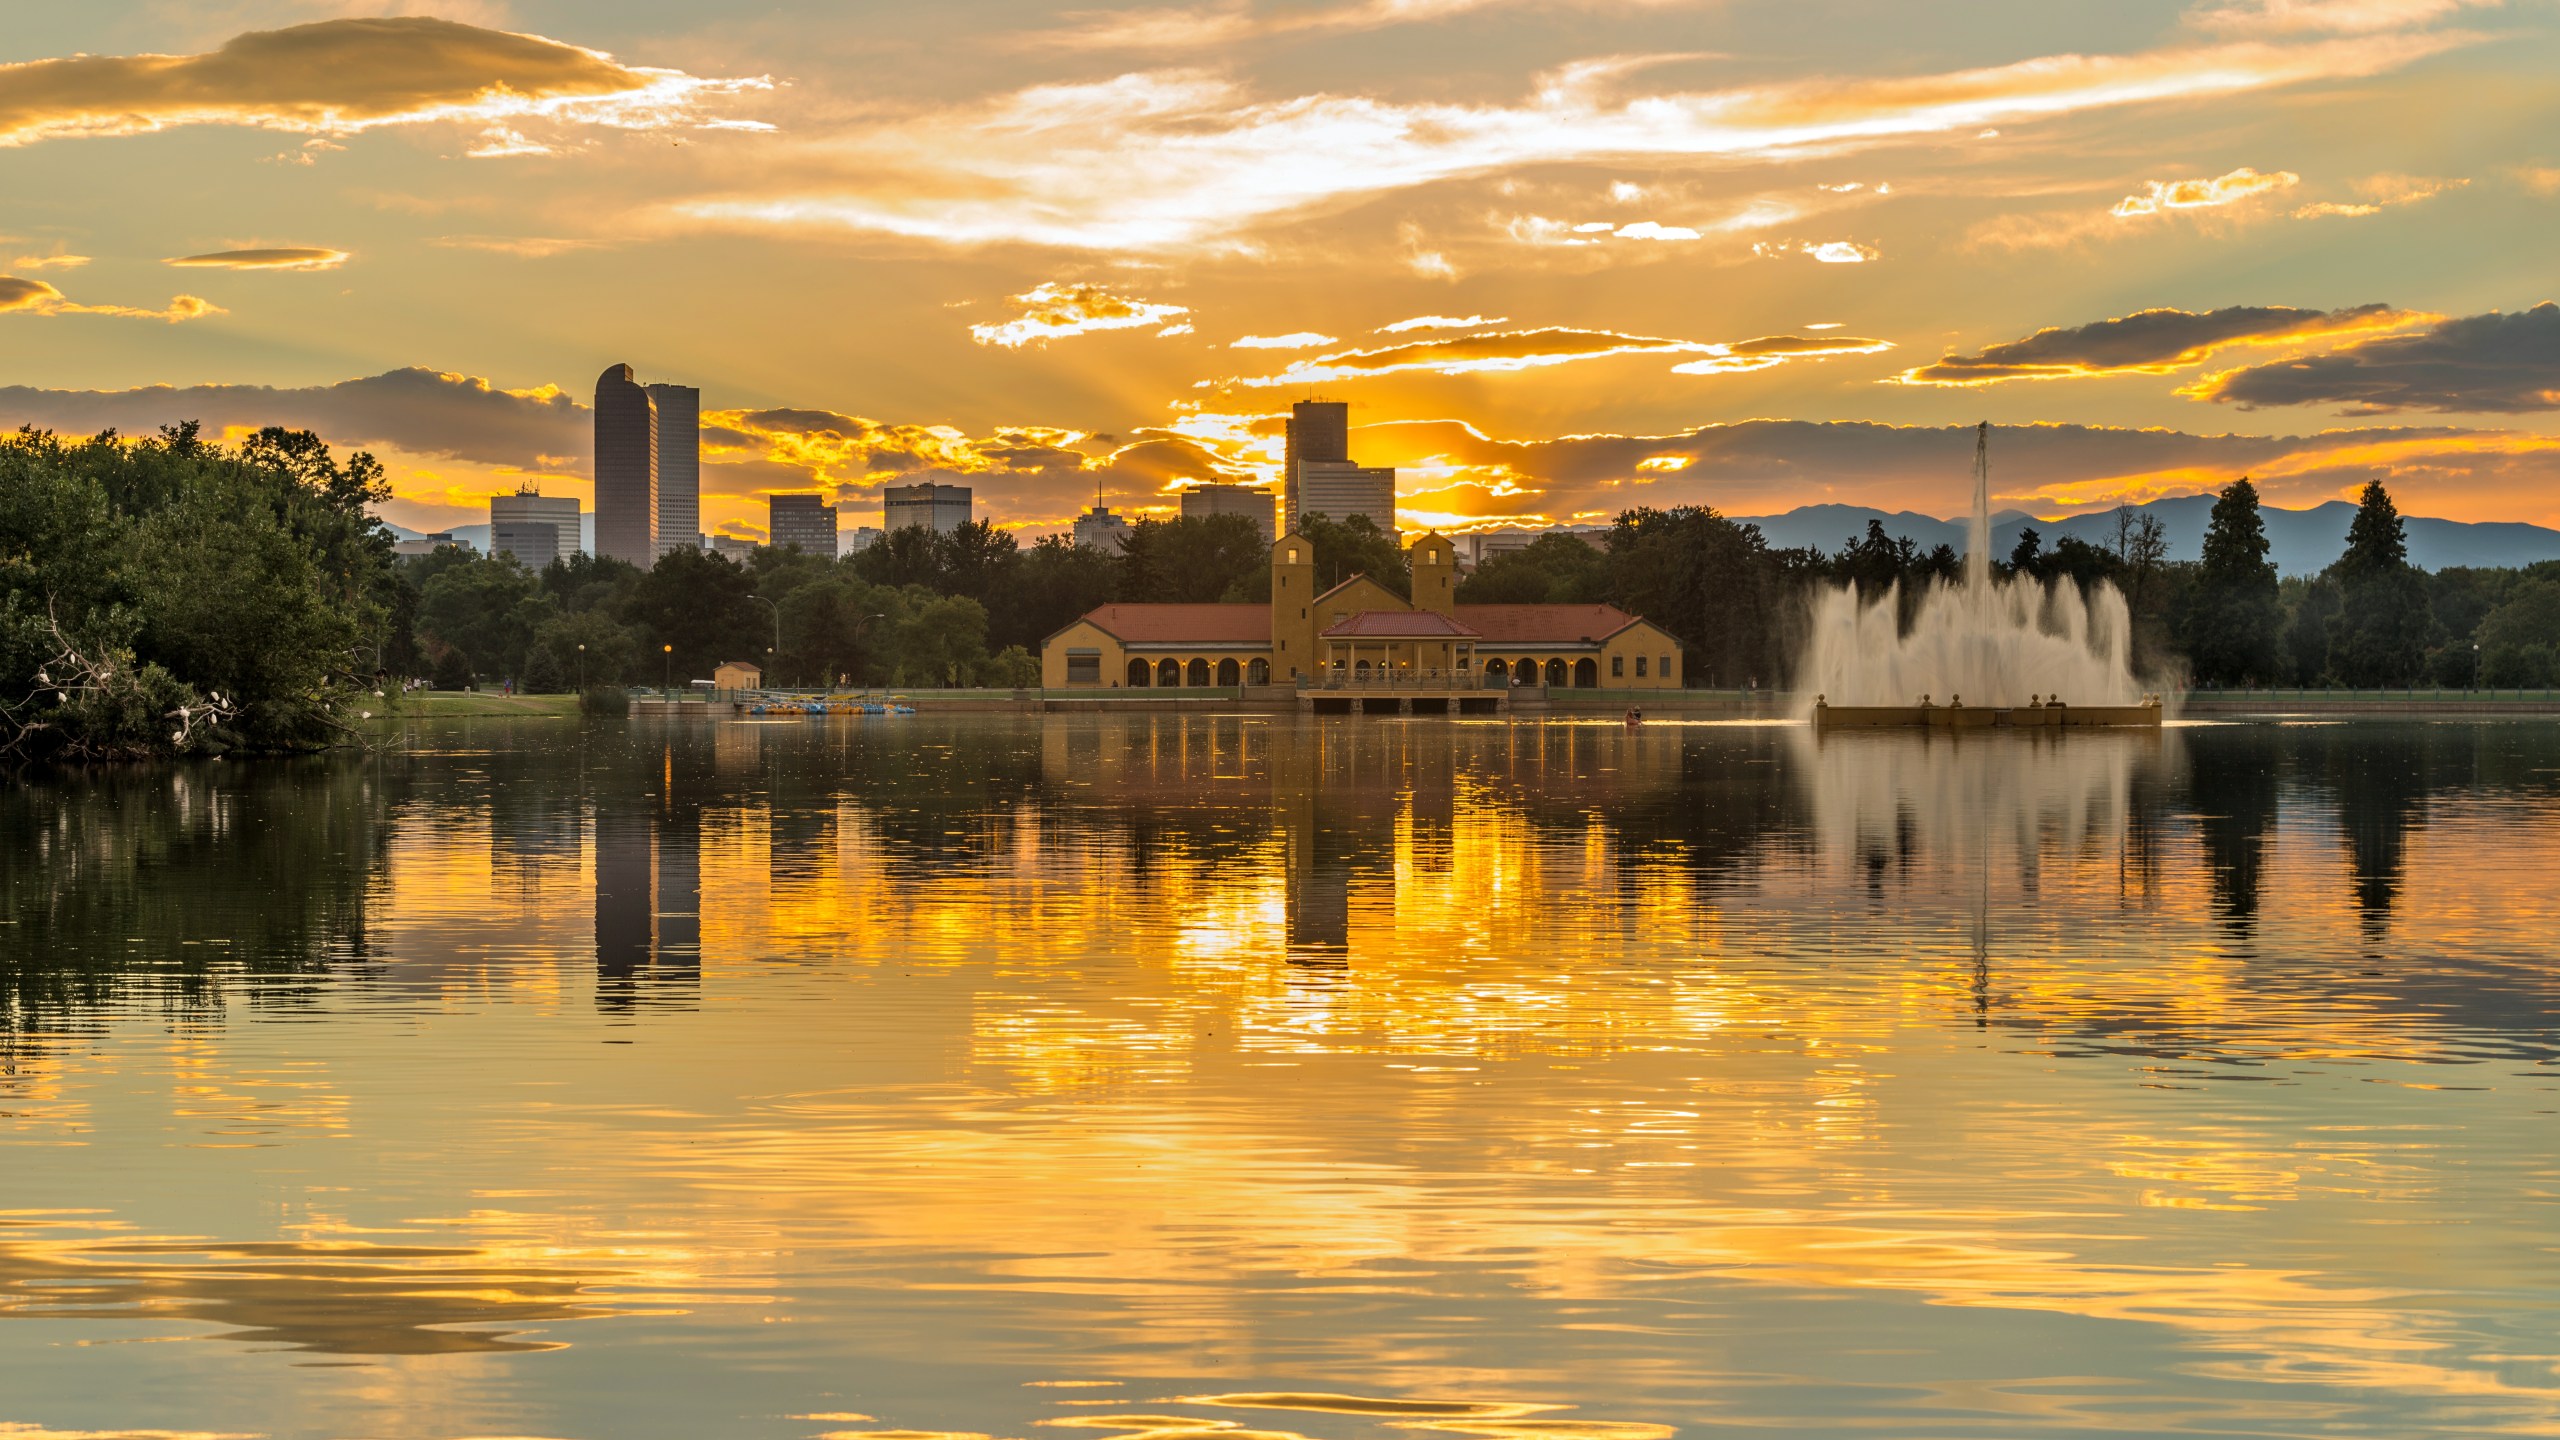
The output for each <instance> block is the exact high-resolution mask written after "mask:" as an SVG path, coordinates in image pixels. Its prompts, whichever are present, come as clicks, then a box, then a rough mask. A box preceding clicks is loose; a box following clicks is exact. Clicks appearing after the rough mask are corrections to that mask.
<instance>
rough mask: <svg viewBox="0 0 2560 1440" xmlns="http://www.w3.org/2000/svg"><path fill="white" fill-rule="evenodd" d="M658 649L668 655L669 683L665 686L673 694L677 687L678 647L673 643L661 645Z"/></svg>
mask: <svg viewBox="0 0 2560 1440" xmlns="http://www.w3.org/2000/svg"><path fill="white" fill-rule="evenodd" d="M658 649H659V650H660V651H661V652H662V653H664V654H665V655H666V657H667V683H666V685H665V686H664V687H663V688H664V689H665V690H666V691H667V693H668V694H670V695H672V694H674V693H675V688H676V647H674V646H673V645H661V646H659V647H658Z"/></svg>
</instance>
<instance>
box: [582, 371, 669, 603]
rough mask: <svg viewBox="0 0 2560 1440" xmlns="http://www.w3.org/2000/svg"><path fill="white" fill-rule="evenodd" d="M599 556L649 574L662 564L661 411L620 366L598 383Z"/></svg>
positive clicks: (597, 500)
mask: <svg viewBox="0 0 2560 1440" xmlns="http://www.w3.org/2000/svg"><path fill="white" fill-rule="evenodd" d="M595 427H596V553H597V554H599V555H602V556H605V557H606V558H608V559H613V560H627V561H629V562H631V563H632V564H634V565H637V566H639V567H640V568H641V569H643V570H646V569H648V568H649V567H650V566H651V565H654V564H656V563H657V560H658V407H657V404H656V402H654V401H652V400H651V399H650V397H649V391H648V387H646V386H644V385H642V384H640V383H639V382H638V381H636V380H634V379H632V377H631V367H630V366H628V365H616V366H614V367H613V368H612V369H610V370H607V371H605V372H604V374H602V375H600V376H598V377H597V378H596V407H595Z"/></svg>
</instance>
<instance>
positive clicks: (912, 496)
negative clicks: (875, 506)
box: [880, 481, 975, 535]
mask: <svg viewBox="0 0 2560 1440" xmlns="http://www.w3.org/2000/svg"><path fill="white" fill-rule="evenodd" d="M974 499H975V497H974V496H973V495H972V494H971V492H970V489H969V487H968V486H966V485H936V484H933V483H931V482H930V481H927V482H924V483H921V484H916V485H885V486H882V487H881V490H880V528H881V529H882V530H884V531H886V530H904V529H907V528H909V527H910V526H922V527H924V528H926V529H929V530H932V531H933V532H934V533H936V534H939V535H948V534H950V533H951V532H952V531H954V530H957V529H959V528H960V527H961V526H963V525H966V524H968V523H969V520H970V518H971V517H970V511H971V509H972V508H973V503H974Z"/></svg>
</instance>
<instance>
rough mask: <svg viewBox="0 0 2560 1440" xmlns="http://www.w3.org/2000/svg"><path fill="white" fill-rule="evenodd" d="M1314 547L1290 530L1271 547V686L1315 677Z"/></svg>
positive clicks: (1303, 537)
mask: <svg viewBox="0 0 2560 1440" xmlns="http://www.w3.org/2000/svg"><path fill="white" fill-rule="evenodd" d="M1315 600H1316V547H1315V546H1314V545H1313V544H1311V543H1309V541H1308V540H1307V537H1305V536H1304V535H1301V534H1299V533H1298V532H1297V531H1296V530H1294V529H1293V530H1291V531H1289V532H1288V533H1287V534H1285V535H1282V536H1281V537H1280V538H1279V539H1277V540H1275V541H1273V542H1272V543H1271V683H1272V684H1274V685H1285V684H1288V683H1289V682H1290V681H1291V680H1292V679H1293V678H1294V677H1296V676H1299V675H1313V674H1315V673H1316V670H1317V666H1318V663H1319V662H1318V661H1317V659H1316V618H1315V617H1316V610H1315Z"/></svg>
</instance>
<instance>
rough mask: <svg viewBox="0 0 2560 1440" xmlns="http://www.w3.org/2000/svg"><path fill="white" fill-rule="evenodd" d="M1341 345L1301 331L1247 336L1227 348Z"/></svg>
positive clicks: (1293, 347)
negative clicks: (1286, 333)
mask: <svg viewBox="0 0 2560 1440" xmlns="http://www.w3.org/2000/svg"><path fill="white" fill-rule="evenodd" d="M1339 343H1340V342H1339V341H1338V340H1337V339H1335V337H1333V336H1331V335H1319V334H1317V333H1316V332H1315V331H1313V330H1301V331H1298V332H1297V333H1296V334H1294V335H1247V336H1245V337H1243V338H1242V339H1240V340H1233V341H1229V342H1228V344H1227V348H1228V349H1230V350H1312V349H1314V348H1315V347H1317V346H1318V345H1334V344H1339Z"/></svg>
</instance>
